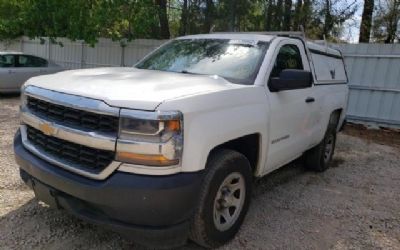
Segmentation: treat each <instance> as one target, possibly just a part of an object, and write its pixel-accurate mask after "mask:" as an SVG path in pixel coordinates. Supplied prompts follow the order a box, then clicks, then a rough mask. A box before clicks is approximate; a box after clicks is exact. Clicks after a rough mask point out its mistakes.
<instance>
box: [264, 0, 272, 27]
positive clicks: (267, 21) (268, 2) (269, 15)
mask: <svg viewBox="0 0 400 250" xmlns="http://www.w3.org/2000/svg"><path fill="white" fill-rule="evenodd" d="M273 13H274V1H273V0H266V9H265V30H266V31H271V28H272V14H273Z"/></svg>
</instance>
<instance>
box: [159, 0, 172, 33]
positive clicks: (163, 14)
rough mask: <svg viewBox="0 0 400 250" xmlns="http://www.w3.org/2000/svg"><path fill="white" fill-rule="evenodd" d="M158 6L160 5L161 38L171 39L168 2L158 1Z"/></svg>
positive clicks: (165, 0) (164, 0)
mask: <svg viewBox="0 0 400 250" xmlns="http://www.w3.org/2000/svg"><path fill="white" fill-rule="evenodd" d="M156 4H157V5H158V18H159V20H160V36H161V38H162V39H169V38H170V33H169V24H168V16H167V0H156Z"/></svg>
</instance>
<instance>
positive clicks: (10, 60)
mask: <svg viewBox="0 0 400 250" xmlns="http://www.w3.org/2000/svg"><path fill="white" fill-rule="evenodd" d="M14 66H15V57H14V56H13V55H0V68H10V67H14Z"/></svg>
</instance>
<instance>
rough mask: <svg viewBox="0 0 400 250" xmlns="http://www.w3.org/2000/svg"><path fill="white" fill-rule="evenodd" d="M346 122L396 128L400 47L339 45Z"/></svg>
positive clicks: (399, 103)
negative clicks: (344, 73) (345, 84)
mask: <svg viewBox="0 0 400 250" xmlns="http://www.w3.org/2000/svg"><path fill="white" fill-rule="evenodd" d="M340 49H341V51H342V53H343V55H344V59H345V63H346V67H347V72H348V76H349V88H350V96H349V103H348V110H347V117H348V119H349V120H352V121H356V122H367V123H370V122H372V123H376V124H378V125H384V126H385V125H386V126H387V125H389V126H395V127H400V44H347V45H341V46H340Z"/></svg>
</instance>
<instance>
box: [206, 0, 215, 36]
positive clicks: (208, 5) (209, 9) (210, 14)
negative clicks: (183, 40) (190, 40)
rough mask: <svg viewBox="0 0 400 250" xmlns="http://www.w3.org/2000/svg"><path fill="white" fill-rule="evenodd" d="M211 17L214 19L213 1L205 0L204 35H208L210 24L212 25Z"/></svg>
mask: <svg viewBox="0 0 400 250" xmlns="http://www.w3.org/2000/svg"><path fill="white" fill-rule="evenodd" d="M213 17H214V3H213V0H206V9H205V13H204V18H205V20H204V33H209V32H210V30H211V28H212V24H213Z"/></svg>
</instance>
